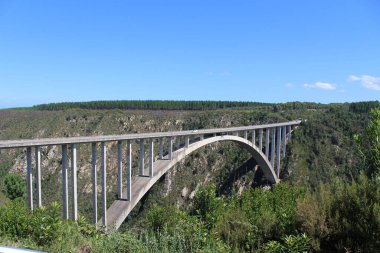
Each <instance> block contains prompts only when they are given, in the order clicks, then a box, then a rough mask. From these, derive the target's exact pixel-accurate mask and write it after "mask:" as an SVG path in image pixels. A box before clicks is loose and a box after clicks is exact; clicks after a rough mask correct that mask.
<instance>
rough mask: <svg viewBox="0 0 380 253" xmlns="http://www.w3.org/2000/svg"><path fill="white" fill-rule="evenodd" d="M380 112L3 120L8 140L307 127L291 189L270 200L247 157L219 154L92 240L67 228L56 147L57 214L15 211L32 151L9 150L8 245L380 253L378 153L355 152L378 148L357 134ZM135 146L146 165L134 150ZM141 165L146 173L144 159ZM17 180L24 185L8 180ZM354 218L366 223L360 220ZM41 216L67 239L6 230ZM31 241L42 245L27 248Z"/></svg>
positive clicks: (83, 208)
mask: <svg viewBox="0 0 380 253" xmlns="http://www.w3.org/2000/svg"><path fill="white" fill-rule="evenodd" d="M378 106H379V102H378V101H373V102H359V103H351V104H350V103H345V104H329V105H324V104H314V103H301V102H295V103H284V104H261V103H249V102H248V103H246V102H224V101H220V102H213V101H200V102H197V101H96V102H86V103H60V104H47V105H39V106H35V107H33V108H30V109H12V110H0V119H1V120H0V139H2V140H6V139H29V138H37V137H38V138H44V137H62V136H90V135H107V134H125V133H137V132H158V131H172V130H173V131H174V130H190V129H202V128H214V127H229V126H242V125H253V124H263V123H275V122H281V121H287V120H294V119H299V118H301V119H303V120H305V121H304V122H303V123H302V125H301V126H300V127H299V128H298V129H297V131H296V132H295V134H294V138H293V140H292V143H290V145H289V148H288V149H287V158H286V159H285V161H284V162H283V169H282V175H281V178H282V179H283V180H282V181H283V182H282V183H280V184H279V185H277V186H275V187H273V188H272V189H271V190H265V188H261V187H260V186H259V185H261V183H262V182H261V181H259V180H260V179H258V176H259V174H258V173H255V172H254V171H255V170H254V169H253V168H254V166H255V163H254V161H251V159H250V156H249V154H248V153H246V152H244V151H242V150H241V149H240V148H239V146H237V145H235V144H233V143H219V144H213V145H212V146H211V147H208V148H204V149H202V150H200V151H199V152H196V153H195V154H193V155H191V156H190V157H189V158H187V159H185V160H184V161H183V162H181V163H180V164H179V165H178V166H176V168H175V169H174V170H172V171H171V172H169V173H168V174H167V175H165V176H164V177H163V178H162V179H161V180H160V182H159V183H157V184H156V185H155V186H154V187H153V188H152V189H151V191H150V192H149V194H148V195H147V196H146V197H144V199H143V200H142V201H141V203H140V204H139V205H138V206H137V207H136V208H135V209H134V211H133V212H132V214H131V216H130V217H129V218H128V220H127V221H126V222H125V224H123V226H122V227H121V229H120V232H118V233H116V234H112V235H101V234H99V233H97V232H95V231H94V230H93V228H92V227H91V226H89V225H87V223H86V222H85V221H81V222H80V224H79V225H76V224H66V223H64V222H62V221H61V220H60V219H59V216H60V211H59V210H60V209H59V207H56V206H55V205H56V204H55V202H58V203H59V202H60V200H61V190H60V187H61V186H60V160H59V157H60V155H59V154H60V149H59V148H58V147H51V148H44V149H43V150H42V154H43V155H42V157H43V161H44V162H43V168H42V170H43V172H42V177H43V189H42V192H43V202H44V204H45V205H46V206H49V205H53V207H48V208H47V209H46V210H43V211H38V212H37V213H36V214H35V215H33V216H30V217H28V219H32V220H27V218H26V217H27V216H28V215H27V212H28V211H27V210H26V209H25V207H24V205H25V203H23V202H24V198H21V200H12V201H10V200H9V197H10V196H9V192H7V189H8V188H9V187H10V185H12V187H14V188H12V189H13V190H12V191H16V190H15V189H18V188H17V187H18V186H17V184H16V183H18V182H19V181H21V182H19V183H20V184H21V185H22V184H23V182H24V180H25V179H23V178H24V177H25V169H24V167H25V164H24V162H23V161H24V160H25V151H24V150H21V149H20V150H9V151H8V150H5V151H2V152H1V153H0V176H1V179H2V180H0V188H1V193H0V204H1V205H3V207H1V208H3V209H2V212H1V213H2V215H1V214H0V238H1V239H0V244H8V245H9V244H10V245H12V244H15V243H16V244H17V245H20V246H23V245H26V246H27V247H32V248H40V249H44V250H49V251H53V252H61V251H62V249H63V248H62V247H74V251H77V252H86V251H85V250H84V249H85V248H89V249H92V251H94V252H112V251H119V252H130V251H137V252H156V251H157V250H161V251H165V252H178V251H182V252H231V251H235V252H240V251H246V252H256V251H257V252H297V251H299V250H303V249H304V250H305V251H311V250H312V249H313V250H316V251H323V252H325V251H331V252H336V251H342V252H344V249H350V250H351V251H357V250H361V251H373V252H374V251H376V249H379V248H380V246H379V243H380V242H379V239H378V238H379V237H380V235H379V231H380V230H379V228H380V227H379V224H380V213H379V210H380V208H379V201H380V193H379V187H378V186H379V182H378V181H376V179H374V178H376V177H374V176H373V173H370V172H371V171H374V170H375V169H374V168H373V167H371V169H368V168H369V167H370V166H369V165H368V164H366V161H368V160H371V159H368V157H372V156H376V153H366V152H358V151H359V150H368V149H370V150H371V147H372V146H371V145H375V144H373V143H372V144H371V143H370V142H368V138H367V139H366V138H364V137H363V138H361V140H362V141H361V142H360V141H355V140H354V135H355V134H358V136H366V134H367V132H368V130H367V131H365V129H366V127H367V126H368V125H370V122H371V116H370V113H369V112H370V110H371V108H375V107H378ZM372 117H374V116H372ZM372 122H373V121H372ZM375 132H376V130H375ZM367 135H368V134H367ZM358 143H361V144H360V145H359V144H358ZM134 145H135V146H134V156H135V157H137V151H138V148H137V143H136V144H134ZM109 150H110V151H109V155H110V158H109V161H108V168H109V172H108V173H109V177H108V185H109V186H110V188H109V189H108V191H109V194H108V196H109V204H110V203H112V201H113V199H114V198H115V194H116V183H115V182H116V145H115V144H110V145H109ZM363 155H365V157H366V158H367V159H363V158H364V156H363ZM133 160H134V169H135V173H137V172H136V170H137V161H138V160H137V159H136V158H135V159H133ZM90 161H91V160H90V146H88V145H80V146H79V151H78V171H79V174H78V183H79V186H78V189H79V197H78V200H79V203H80V206H79V212H80V214H81V215H82V216H83V217H84V218H86V219H87V220H90V217H91V202H90V199H91V198H90V196H91V195H90V192H91V187H90V186H91V185H90V183H91V182H90V176H89V175H90V174H89V170H90V164H91V163H90ZM14 174H18V175H21V178H22V179H21V180H20V179H17V178H16V179H9V178H10V177H11V176H9V175H14ZM189 179H190V180H189ZM7 180H8V181H7ZM14 182H16V183H14ZM15 184H16V186H15ZM7 187H8V188H7ZM57 188H58V189H57ZM184 192H186V194H184ZM191 193H193V194H191ZM21 195H22V194H21ZM194 195H195V196H194ZM57 208H58V211H57ZM16 209H20V210H24V209H25V210H24V211H22V212H21V214H20V216H17V217H14V216H12V215H13V214H12V210H16ZM100 211H101V210H100ZM355 212H360V214H361V215H359V214H358V215H356V216H352V215H353V213H355ZM22 214H24V215H25V217H22ZM165 214H166V215H165ZM168 214H170V215H168ZM43 217H50V218H52V220H51V221H49V222H47V226H48V225H49V226H50V225H52V226H56V230H57V231H58V232H57V233H61V234H56V233H55V232H54V231H47V232H46V234H43V232H42V231H39V230H38V229H37V228H36V229H35V230H34V229H32V231H30V228H28V227H25V228H24V227H22V226H21V227H20V228H19V229H15V230H12V231H10V229H8V228H9V227H12V226H15V223H17V222H20V224H22V223H25V222H30V223H33V222H36V223H39V221H40V220H39V219H43ZM33 219H34V220H33ZM353 219H356V220H357V221H359V220H360V221H361V222H362V223H360V224H361V225H360V226H359V225H358V224H357V222H356V223H355V224H354V223H352V220H353ZM17 224H18V223H17ZM23 229H24V230H23ZM28 229H29V230H28ZM22 231H24V232H23V233H25V234H22V233H21V232H22ZM28 233H29V234H34V233H35V235H34V237H33V238H30V239H26V238H27V237H25V235H26V234H28ZM41 233H42V234H41ZM63 234H64V235H66V236H67V235H68V234H72V236H71V237H70V239H69V240H72V241H70V243H67V245H63V242H60V241H59V240H60V239H59V238H61V236H62V235H63ZM44 236H45V237H46V238H45V237H44ZM377 236H378V237H377ZM41 238H42V239H41ZM74 245H76V246H74ZM78 245H79V246H78ZM59 247H61V248H59ZM107 247H108V248H107ZM189 247H190V248H189ZM64 249H65V250H68V248H64ZM70 250H72V249H70ZM292 250H293V251H292ZM294 250H295V251H294ZM92 251H91V252H92Z"/></svg>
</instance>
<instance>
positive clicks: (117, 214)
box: [0, 120, 301, 229]
mask: <svg viewBox="0 0 380 253" xmlns="http://www.w3.org/2000/svg"><path fill="white" fill-rule="evenodd" d="M300 123H301V121H300V120H296V121H290V122H282V123H275V124H264V125H253V126H241V127H230V128H215V129H201V130H189V131H174V132H159V133H137V134H126V135H108V136H88V137H67V138H45V139H32V140H5V141H0V151H1V150H2V149H15V148H24V149H26V181H27V200H28V206H29V208H30V209H31V210H33V208H35V206H34V205H35V204H36V206H37V207H38V208H39V207H41V206H42V199H41V147H44V146H57V145H58V146H61V151H62V152H61V159H62V160H61V161H62V165H61V169H62V213H63V218H64V219H69V218H70V217H69V187H68V186H69V184H68V178H69V175H70V179H71V184H70V186H71V187H70V188H71V190H70V193H71V219H73V220H77V219H78V197H77V196H78V193H77V191H78V190H77V147H78V145H91V159H92V162H91V166H92V169H91V175H92V208H93V222H94V223H95V224H97V225H98V226H103V227H105V228H106V229H117V228H119V226H120V225H121V224H122V223H123V221H124V220H125V218H126V217H127V216H128V214H129V213H130V212H131V210H132V209H133V208H134V207H135V205H136V204H137V203H138V202H139V201H140V200H141V198H142V197H143V196H144V195H145V194H146V193H147V192H148V190H149V189H150V188H151V187H152V186H153V185H154V184H155V183H156V182H157V181H158V179H159V178H160V177H161V176H162V175H164V174H165V173H166V172H167V171H168V170H170V169H171V168H172V167H173V166H174V165H175V164H177V163H178V162H179V161H181V160H182V159H184V158H186V157H187V156H188V155H189V154H191V153H192V152H194V151H196V150H197V149H199V148H201V147H203V146H206V145H209V144H212V143H215V142H221V141H232V142H235V143H237V144H239V145H240V146H241V147H242V148H244V149H246V150H247V151H248V152H250V154H251V155H252V156H253V158H254V159H255V160H256V161H257V164H258V165H259V166H260V168H261V170H262V171H263V173H264V175H265V177H266V178H267V179H268V180H269V181H270V182H272V183H278V182H279V180H280V179H279V177H280V168H281V159H282V158H283V157H285V154H286V144H287V142H288V141H290V140H291V136H292V131H293V130H294V129H295V128H296V127H297V126H298V125H299V124H300ZM111 142H113V143H117V178H118V180H117V189H118V190H117V192H118V197H117V199H116V200H115V201H114V202H113V203H112V204H111V206H110V207H108V206H107V184H106V182H107V145H106V144H107V143H111ZM136 142H137V143H138V144H139V173H138V175H132V147H133V146H132V144H134V143H136ZM146 144H148V157H149V161H148V163H147V165H148V166H147V168H146V166H145V165H146V162H145V156H146V151H145V146H146ZM155 144H156V146H158V154H157V151H156V150H155ZM157 144H158V145H157ZM68 146H70V151H71V154H68V153H69V152H68V150H69V149H68ZM98 146H100V156H101V159H100V161H97V152H98V151H99V150H98V149H99V148H98ZM164 146H165V149H167V152H165V153H164ZM124 149H126V164H125V165H123V163H122V154H123V152H122V151H123V150H124ZM32 152H33V153H34V156H35V157H34V164H32ZM156 157H157V159H155V158H156ZM69 158H70V162H71V164H70V171H69V164H68V161H69ZM98 163H100V172H101V206H102V208H101V210H102V213H101V217H100V218H99V217H98V191H97V188H98V182H97V170H98V169H97V166H98ZM33 165H34V166H33ZM124 169H126V178H125V179H124V178H123V174H125V173H124V172H123V170H124ZM34 194H35V195H36V196H35V197H33V195H34ZM34 200H35V201H34ZM34 202H36V203H34Z"/></svg>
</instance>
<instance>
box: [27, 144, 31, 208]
mask: <svg viewBox="0 0 380 253" xmlns="http://www.w3.org/2000/svg"><path fill="white" fill-rule="evenodd" d="M26 186H27V193H28V206H29V209H30V210H31V211H33V172H32V148H31V147H27V148H26Z"/></svg>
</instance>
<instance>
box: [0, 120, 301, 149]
mask: <svg viewBox="0 0 380 253" xmlns="http://www.w3.org/2000/svg"><path fill="white" fill-rule="evenodd" d="M300 123H301V120H295V121H289V122H282V123H275V124H264V125H253V126H242V127H228V128H213V129H199V130H186V131H173V132H161V133H136V134H124V135H106V136H85V137H66V138H43V139H30V140H0V149H1V148H21V147H33V146H48V145H62V144H74V143H76V144H79V143H91V142H107V141H123V140H137V139H149V138H155V139H157V138H161V137H176V136H192V135H205V134H215V133H231V132H238V131H249V130H255V129H262V128H273V127H280V126H288V125H298V124H300Z"/></svg>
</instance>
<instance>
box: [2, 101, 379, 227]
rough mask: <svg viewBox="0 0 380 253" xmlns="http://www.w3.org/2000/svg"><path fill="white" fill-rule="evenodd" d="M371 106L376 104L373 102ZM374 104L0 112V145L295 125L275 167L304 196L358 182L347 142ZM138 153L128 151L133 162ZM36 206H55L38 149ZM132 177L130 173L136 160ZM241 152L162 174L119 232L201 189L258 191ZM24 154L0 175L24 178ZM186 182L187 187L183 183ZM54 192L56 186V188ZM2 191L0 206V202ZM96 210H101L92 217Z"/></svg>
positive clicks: (84, 154)
mask: <svg viewBox="0 0 380 253" xmlns="http://www.w3.org/2000/svg"><path fill="white" fill-rule="evenodd" d="M377 104H378V103H377ZM374 105H376V103H375V104H372V103H368V104H367V103H356V104H331V105H319V106H313V107H311V106H310V104H305V105H304V106H303V104H302V103H297V104H293V105H292V106H290V103H288V104H287V105H286V104H278V105H267V106H266V107H265V108H263V107H261V106H260V108H254V106H253V108H252V107H247V108H241V107H239V108H227V109H217V108H216V109H212V110H187V111H182V110H159V109H154V110H136V109H128V110H122V109H107V110H105V109H65V110H39V109H38V107H37V108H33V109H27V110H25V109H22V110H19V109H13V110H0V119H1V120H0V139H2V140H6V139H30V138H37V137H38V138H45V137H62V136H90V135H108V134H125V133H137V132H139V133H141V132H158V131H174V130H190V129H202V128H214V127H229V126H242V125H253V124H263V123H274V122H281V121H287V120H294V119H298V118H302V119H304V120H305V122H304V123H303V124H302V125H301V127H300V128H299V129H298V130H297V131H296V132H295V135H294V138H293V141H292V143H291V144H290V146H289V149H288V150H287V152H288V156H287V159H286V160H285V162H284V163H283V166H284V167H283V170H282V178H283V179H284V181H288V182H290V183H291V184H293V185H297V186H298V187H304V188H306V189H309V190H311V191H313V190H315V189H317V188H318V187H319V186H320V185H321V184H322V183H323V184H327V185H330V184H333V182H334V181H336V179H341V180H344V181H351V180H352V179H355V178H358V177H359V174H360V173H359V168H360V166H359V163H360V161H361V160H360V159H359V157H358V155H357V152H356V148H355V147H356V144H355V142H354V140H353V135H354V134H356V133H359V134H360V133H362V132H363V130H364V128H365V126H366V125H367V124H368V122H369V114H368V111H369V109H370V108H371V107H373V106H374ZM108 148H109V150H110V151H109V155H110V157H109V160H108V168H109V171H108V173H109V174H108V175H109V176H108V185H109V186H110V188H109V189H108V191H109V193H110V194H109V199H108V201H109V204H110V203H111V202H112V201H113V199H114V196H115V194H116V143H115V144H109V146H108ZM137 151H138V146H137V143H136V144H134V155H135V156H136V155H137V153H136V152H137ZM42 153H43V155H42V160H43V166H42V179H43V187H42V192H43V196H42V199H43V203H44V204H46V205H47V204H48V203H52V202H53V201H58V202H59V201H60V200H61V190H60V189H59V188H60V167H59V166H60V160H59V157H60V155H59V153H60V148H58V147H52V148H49V149H47V148H44V149H43V152H42ZM133 160H134V166H133V167H134V173H137V162H138V161H137V159H133ZM90 161H91V160H90V147H89V145H80V146H79V150H78V171H79V175H78V184H79V186H78V189H79V196H78V203H80V206H79V212H80V213H81V214H82V215H84V216H85V217H87V218H88V220H90V217H91V203H90V201H89V200H90V199H91V198H90V195H89V193H90V191H91V185H90V183H91V180H90V165H91V162H90ZM254 165H255V163H254V161H252V160H250V156H249V155H248V153H246V152H244V151H242V150H241V149H240V148H239V147H238V146H236V145H235V144H232V143H223V144H214V145H212V146H211V147H210V148H205V149H202V150H200V151H199V152H196V153H195V154H193V155H192V156H191V157H189V158H187V159H185V160H184V161H183V162H181V163H180V165H178V166H176V168H175V169H174V170H172V171H171V172H169V173H168V174H167V175H165V176H164V177H163V178H162V180H160V182H159V183H158V184H156V185H155V186H154V187H153V188H152V189H151V191H150V192H149V194H148V195H147V196H146V197H145V198H144V199H143V201H141V203H140V204H139V205H138V206H137V207H136V208H135V209H134V211H133V213H132V215H131V216H130V217H129V219H128V221H127V222H126V223H125V224H124V226H123V227H122V228H121V229H122V230H126V231H127V230H129V229H131V228H134V229H137V230H140V229H142V228H143V227H144V226H145V221H146V217H147V214H148V212H149V211H150V210H152V208H153V207H154V206H155V205H156V204H158V205H159V206H163V207H164V206H172V205H174V206H177V207H179V208H180V209H182V210H186V211H191V210H192V208H193V206H194V199H193V197H194V195H195V193H196V192H197V191H198V190H199V189H202V187H203V186H207V185H210V184H215V185H216V191H217V192H218V194H219V195H223V196H233V195H234V194H235V193H239V194H240V193H241V192H242V191H243V190H244V189H249V188H252V187H254V186H256V185H259V184H260V181H258V180H259V179H257V178H255V176H257V175H255V173H254V170H252V168H253V167H254ZM24 167H25V151H24V150H17V151H14V150H11V151H2V152H1V153H0V176H1V178H4V176H5V175H6V174H9V173H19V174H21V175H23V176H24V175H25V169H24ZM189 179H190V180H189ZM1 181H2V182H0V188H1V189H4V182H3V180H1ZM57 186H58V187H59V188H58V189H57ZM3 192H4V191H1V193H0V204H4V203H5V202H7V200H6V197H5V196H4V193H3ZM100 211H101V210H100Z"/></svg>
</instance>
